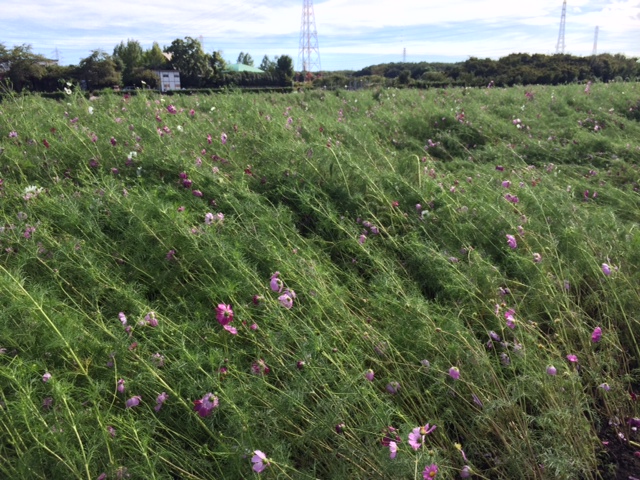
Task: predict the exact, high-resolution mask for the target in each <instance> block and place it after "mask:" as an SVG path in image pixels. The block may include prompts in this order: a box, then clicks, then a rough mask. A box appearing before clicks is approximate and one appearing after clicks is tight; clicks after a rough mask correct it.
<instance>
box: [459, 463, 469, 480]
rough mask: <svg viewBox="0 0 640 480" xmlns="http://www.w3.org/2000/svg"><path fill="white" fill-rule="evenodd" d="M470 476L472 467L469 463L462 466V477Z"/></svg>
mask: <svg viewBox="0 0 640 480" xmlns="http://www.w3.org/2000/svg"><path fill="white" fill-rule="evenodd" d="M469 477H471V467H469V465H465V466H464V467H462V470H460V478H469Z"/></svg>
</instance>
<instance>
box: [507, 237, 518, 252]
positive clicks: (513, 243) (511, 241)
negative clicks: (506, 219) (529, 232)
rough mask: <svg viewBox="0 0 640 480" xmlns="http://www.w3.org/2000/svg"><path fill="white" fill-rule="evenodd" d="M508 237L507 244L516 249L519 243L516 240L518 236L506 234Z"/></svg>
mask: <svg viewBox="0 0 640 480" xmlns="http://www.w3.org/2000/svg"><path fill="white" fill-rule="evenodd" d="M506 237H507V245H509V248H510V249H511V250H514V249H516V248H517V247H518V243H517V242H516V237H514V236H513V235H506Z"/></svg>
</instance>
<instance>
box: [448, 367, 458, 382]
mask: <svg viewBox="0 0 640 480" xmlns="http://www.w3.org/2000/svg"><path fill="white" fill-rule="evenodd" d="M449 376H450V377H451V378H453V379H454V380H458V379H459V378H460V369H459V368H458V367H451V368H450V369H449Z"/></svg>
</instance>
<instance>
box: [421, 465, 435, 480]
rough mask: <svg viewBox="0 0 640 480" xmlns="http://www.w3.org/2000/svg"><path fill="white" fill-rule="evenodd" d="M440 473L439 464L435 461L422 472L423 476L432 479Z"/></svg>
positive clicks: (427, 479) (426, 479)
mask: <svg viewBox="0 0 640 480" xmlns="http://www.w3.org/2000/svg"><path fill="white" fill-rule="evenodd" d="M437 474H438V466H437V465H436V464H435V463H432V464H431V465H427V466H426V467H424V472H422V478H423V479H424V480H431V479H433V478H435V477H436V475H437Z"/></svg>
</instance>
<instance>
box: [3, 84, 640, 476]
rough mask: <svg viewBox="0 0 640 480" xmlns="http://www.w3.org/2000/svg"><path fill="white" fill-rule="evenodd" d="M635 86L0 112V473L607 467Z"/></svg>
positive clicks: (632, 351)
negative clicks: (229, 314)
mask: <svg viewBox="0 0 640 480" xmlns="http://www.w3.org/2000/svg"><path fill="white" fill-rule="evenodd" d="M639 90H640V86H639V85H638V84H635V83H627V84H596V85H593V86H592V88H591V92H590V93H588V94H587V93H585V92H584V87H581V86H579V85H570V86H563V87H543V86H539V87H531V88H529V89H527V90H525V89H523V88H512V89H477V90H470V89H449V90H429V91H417V90H401V91H400V90H380V91H375V92H372V91H359V92H345V91H337V92H325V91H308V92H304V93H295V94H289V95H278V94H256V95H240V94H230V95H212V96H191V97H171V99H169V98H162V97H160V96H156V95H155V94H151V93H143V94H140V95H137V96H135V97H131V98H129V97H126V96H125V97H121V96H117V95H103V96H101V97H99V98H94V99H91V100H86V99H85V98H84V97H83V96H82V95H80V94H76V93H74V94H72V95H70V96H69V97H68V98H67V100H68V101H67V102H54V101H49V100H44V99H41V98H39V97H37V96H13V97H9V98H6V99H5V100H4V101H3V103H2V104H0V177H1V178H2V185H1V190H0V195H1V196H2V198H1V200H2V202H1V203H0V225H1V226H3V227H2V230H1V233H0V247H1V249H0V292H1V294H0V307H1V308H0V347H1V348H2V350H1V351H2V352H3V353H2V354H1V355H0V407H1V409H0V422H1V423H0V428H2V431H3V432H4V435H3V439H2V440H1V441H0V456H1V458H3V461H2V462H0V473H2V475H3V476H6V477H7V478H43V479H44V478H47V479H51V478H54V479H55V478H65V479H68V478H84V479H95V478H100V475H102V474H105V477H102V478H125V477H127V476H129V477H130V478H154V479H155V478H158V479H164V478H180V479H209V478H250V477H254V476H256V475H258V474H257V473H254V471H253V470H252V464H253V463H254V462H252V457H253V456H254V452H255V451H256V450H260V451H262V452H264V453H265V454H266V456H267V458H268V466H266V468H265V469H264V471H263V472H262V473H260V474H259V475H260V476H262V477H265V478H290V479H304V478H321V479H325V478H326V479H328V478H331V479H339V478H350V479H351V478H363V479H365V478H366V479H369V478H421V477H422V472H423V470H424V469H425V467H427V466H429V465H431V464H436V465H437V466H438V473H437V478H459V477H460V475H461V474H462V475H464V474H465V472H467V471H471V472H472V474H473V476H474V478H491V479H512V478H531V479H543V478H561V479H575V478H584V479H592V478H593V479H595V478H616V475H621V474H622V471H623V470H624V468H626V467H625V465H622V464H620V462H619V461H618V453H619V452H620V451H628V452H632V451H633V447H635V446H637V443H635V442H638V437H637V434H636V432H635V430H634V429H632V428H631V426H630V424H629V423H628V420H629V419H632V418H635V417H636V416H638V404H637V402H636V401H635V397H634V396H633V395H632V394H634V392H638V380H639V378H638V377H639V376H638V359H639V358H640V357H639V355H640V347H639V345H638V340H637V339H638V338H639V334H640V328H639V317H638V312H639V311H640V308H639V307H640V294H639V293H638V289H637V285H638V281H639V280H640V273H639V272H640V270H639V268H638V267H639V266H640V253H639V252H640V231H639V230H638V223H639V220H640V213H639V212H640V197H639V195H638V188H639V186H638V181H639V174H638V161H639V159H640V144H638V143H637V139H638V138H640V125H638V118H637V105H638V103H639V102H640V91H639ZM525 93H528V95H525ZM171 102H173V103H172V106H173V107H175V113H171V111H174V109H173V108H168V107H170V104H171ZM90 110H91V112H92V113H90ZM596 127H598V128H596ZM223 133H224V134H225V135H226V137H227V138H226V141H225V142H223V140H222V134H223ZM208 135H209V136H210V137H208ZM429 145H431V146H429ZM504 182H509V183H504ZM30 186H34V187H35V188H31V189H29V187H30ZM587 192H588V193H587ZM508 198H510V199H511V200H508ZM418 204H419V206H418ZM208 213H210V214H212V215H210V216H209V217H208V219H207V214H208ZM217 214H222V215H221V216H218V215H217ZM507 235H513V237H514V240H515V241H516V243H517V247H516V248H515V249H512V248H510V247H509V245H508V242H507ZM534 254H538V255H539V257H538V256H534ZM536 259H540V261H539V262H538V261H536ZM603 263H604V264H607V265H609V266H610V268H611V270H612V271H611V273H610V275H606V274H605V273H604V270H603V266H602V264H603ZM275 272H279V276H278V278H279V280H280V281H281V282H282V285H281V286H282V290H281V291H278V290H279V285H277V282H275V283H276V285H275V287H276V290H273V289H272V288H270V283H271V280H272V278H273V276H274V274H275ZM285 289H290V290H293V291H294V292H295V295H294V294H293V293H290V292H289V294H288V295H289V296H288V298H287V297H284V295H286V291H285ZM290 302H292V306H291V308H287V306H289V305H287V304H288V303H290ZM219 305H230V306H231V308H232V310H233V312H234V315H233V321H232V322H231V323H230V324H229V325H228V327H229V328H231V327H233V328H235V329H237V334H235V335H234V334H232V333H230V332H229V331H228V330H226V329H224V328H223V327H222V325H221V323H220V322H219V321H218V320H217V307H218V306H219ZM509 309H513V310H514V311H515V314H514V315H513V318H514V320H515V328H513V329H512V328H510V327H509V326H508V324H507V318H506V317H507V316H508V313H507V312H508V310H509ZM150 312H154V315H153V316H154V317H155V318H156V319H157V326H153V325H152V324H150V323H149V321H148V319H149V318H151V317H150V316H149V315H150ZM120 313H122V314H123V315H124V317H125V318H126V324H124V323H123V320H122V319H121V317H120ZM145 317H147V320H145ZM223 323H224V322H223ZM596 327H600V328H601V330H602V338H601V340H600V341H598V342H594V341H592V332H593V331H594V329H595V328H596ZM498 337H499V339H498ZM567 355H576V356H577V359H578V362H577V363H574V362H570V361H569V360H568V359H567ZM551 365H553V366H554V367H555V368H556V370H557V374H556V375H549V374H548V373H547V368H548V367H549V366H551ZM452 367H456V368H457V369H458V370H459V373H460V377H459V379H457V380H456V379H454V378H453V377H452V376H451V375H450V372H451V370H450V369H451V368H452ZM368 370H372V371H373V372H374V378H373V380H372V381H369V380H368V379H367V378H365V373H366V372H367V371H368ZM45 373H49V374H50V375H51V378H50V379H48V381H44V379H45V378H43V375H44V374H45ZM121 380H122V381H123V382H122V381H121ZM119 384H121V385H123V386H124V391H122V392H121V391H120V390H119V389H118V385H119ZM605 387H606V388H605ZM392 392H395V393H392ZM162 393H164V394H166V395H168V399H167V400H166V401H165V402H164V403H162V404H160V405H159V408H158V409H156V408H155V407H156V405H157V400H156V399H157V397H158V396H159V395H160V394H162ZM207 393H212V394H213V395H215V396H216V397H217V399H218V404H217V406H216V407H215V408H213V407H212V408H211V409H210V410H204V411H203V410H200V411H199V413H200V414H201V415H199V414H198V412H196V411H195V410H194V402H195V401H197V400H199V399H200V400H201V401H203V399H204V401H205V403H204V404H205V405H206V401H207V399H211V398H210V397H207V396H206V394H207ZM136 397H139V399H138V400H139V404H138V405H136V406H132V407H131V408H127V407H126V405H127V401H128V400H130V399H132V398H136ZM134 403H135V402H134ZM210 406H211V405H210ZM207 413H208V414H207ZM203 415H204V416H203ZM426 423H429V424H431V425H434V424H435V425H437V428H436V430H435V431H433V432H432V433H430V434H429V435H427V436H426V437H425V439H424V446H423V447H421V448H418V449H417V450H414V449H413V448H412V447H411V446H410V445H409V442H408V435H409V433H411V432H412V430H413V429H414V428H416V427H418V426H423V425H425V424H426ZM389 427H393V428H395V429H398V433H399V437H400V439H401V442H398V443H397V445H398V452H397V457H396V458H395V459H391V458H390V449H389V448H388V446H387V444H388V440H389V439H387V441H386V442H383V437H385V432H388V428H389ZM392 437H393V436H392ZM603 441H605V442H609V443H608V444H606V445H603ZM383 443H385V444H384V445H383ZM462 452H464V454H463V453H462ZM256 460H257V459H256ZM257 465H259V464H257ZM256 468H257V469H259V466H258V467H256Z"/></svg>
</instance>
